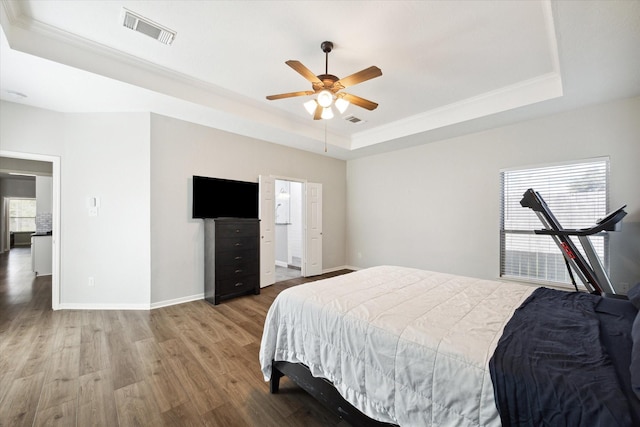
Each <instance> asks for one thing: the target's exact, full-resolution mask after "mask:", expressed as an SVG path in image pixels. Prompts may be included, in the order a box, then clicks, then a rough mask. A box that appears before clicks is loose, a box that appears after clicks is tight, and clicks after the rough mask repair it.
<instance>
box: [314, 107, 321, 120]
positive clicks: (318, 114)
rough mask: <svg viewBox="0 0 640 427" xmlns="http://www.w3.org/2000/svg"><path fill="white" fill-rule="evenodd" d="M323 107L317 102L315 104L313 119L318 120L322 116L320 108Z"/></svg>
mask: <svg viewBox="0 0 640 427" xmlns="http://www.w3.org/2000/svg"><path fill="white" fill-rule="evenodd" d="M323 109H324V108H322V106H321V105H320V104H318V105H317V106H316V111H315V112H314V113H313V120H320V119H321V118H322V110H323Z"/></svg>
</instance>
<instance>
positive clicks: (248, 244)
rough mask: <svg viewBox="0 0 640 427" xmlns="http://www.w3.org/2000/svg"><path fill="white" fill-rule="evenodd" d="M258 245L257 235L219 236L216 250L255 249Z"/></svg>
mask: <svg viewBox="0 0 640 427" xmlns="http://www.w3.org/2000/svg"><path fill="white" fill-rule="evenodd" d="M257 247H258V239H256V238H255V237H231V238H222V237H221V238H219V239H218V240H217V241H216V251H217V252H218V253H220V252H226V251H239V250H245V249H255V248H257Z"/></svg>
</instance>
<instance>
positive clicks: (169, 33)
mask: <svg viewBox="0 0 640 427" xmlns="http://www.w3.org/2000/svg"><path fill="white" fill-rule="evenodd" d="M122 25H124V26H125V27H127V28H130V29H132V30H133V31H137V32H139V33H142V34H144V35H147V36H149V37H152V38H154V39H156V40H158V41H159V42H161V43H164V44H171V43H172V42H173V39H175V37H176V32H175V31H173V30H170V29H168V28H166V27H163V26H162V25H158V24H156V23H155V22H153V21H151V20H149V19H147V18H145V17H143V16H140V15H138V14H137V13H133V12H131V11H130V10H128V9H124V20H123V22H122Z"/></svg>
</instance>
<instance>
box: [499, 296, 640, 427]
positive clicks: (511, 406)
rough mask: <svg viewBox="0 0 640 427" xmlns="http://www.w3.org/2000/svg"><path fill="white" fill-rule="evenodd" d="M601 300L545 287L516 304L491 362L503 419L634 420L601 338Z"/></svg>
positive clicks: (530, 422) (621, 423) (619, 423)
mask: <svg viewBox="0 0 640 427" xmlns="http://www.w3.org/2000/svg"><path fill="white" fill-rule="evenodd" d="M600 300H602V298H601V297H599V296H595V295H591V294H587V293H577V292H563V291H556V290H552V289H546V288H539V289H536V290H535V291H534V292H533V293H532V294H531V296H530V297H529V298H528V299H527V300H526V301H525V302H524V303H523V304H522V306H521V307H520V308H518V310H516V312H515V314H514V316H513V317H512V318H511V320H510V321H509V322H508V324H507V325H506V327H505V330H504V333H503V335H502V337H501V339H500V341H499V343H498V346H497V348H496V351H495V353H494V355H493V357H492V358H491V360H490V362H489V368H490V372H491V378H492V380H493V385H494V390H495V398H496V405H497V407H498V411H499V413H500V418H501V421H502V425H503V427H508V426H563V427H564V426H590V427H591V426H593V427H596V426H601V427H627V426H632V425H633V420H632V417H631V410H630V406H629V402H628V400H627V396H625V393H624V391H623V390H622V387H621V386H620V382H619V381H618V378H617V376H616V370H615V369H614V366H613V364H612V362H611V359H610V358H609V356H608V355H607V351H606V349H605V348H604V347H603V345H602V343H601V339H600V327H599V320H598V316H597V314H596V306H597V304H598V302H599V301H600ZM627 369H628V368H627Z"/></svg>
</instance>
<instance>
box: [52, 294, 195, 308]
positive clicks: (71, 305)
mask: <svg viewBox="0 0 640 427" xmlns="http://www.w3.org/2000/svg"><path fill="white" fill-rule="evenodd" d="M201 299H204V293H201V294H196V295H190V296H188V297H181V298H175V299H171V300H166V301H159V302H154V303H151V304H76V303H63V304H60V306H59V309H60V310H147V311H148V310H153V309H155V308H160V307H168V306H170V305H176V304H183V303H185V302H191V301H197V300H201Z"/></svg>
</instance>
